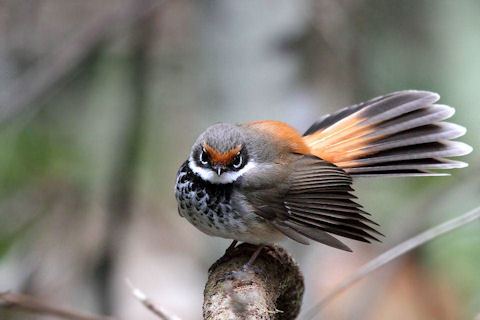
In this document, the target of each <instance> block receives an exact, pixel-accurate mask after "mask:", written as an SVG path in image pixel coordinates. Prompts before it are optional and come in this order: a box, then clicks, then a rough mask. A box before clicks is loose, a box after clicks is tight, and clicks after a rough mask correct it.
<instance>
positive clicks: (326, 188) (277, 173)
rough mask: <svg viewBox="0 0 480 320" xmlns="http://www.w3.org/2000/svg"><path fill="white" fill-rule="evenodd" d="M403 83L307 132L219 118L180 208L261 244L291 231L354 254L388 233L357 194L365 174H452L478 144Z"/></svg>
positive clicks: (447, 113) (185, 183) (225, 233)
mask: <svg viewBox="0 0 480 320" xmlns="http://www.w3.org/2000/svg"><path fill="white" fill-rule="evenodd" d="M439 99H440V96H439V95H438V94H437V93H434V92H429V91H417V90H404V91H398V92H393V93H390V94H387V95H383V96H379V97H376V98H373V99H371V100H368V101H366V102H362V103H359V104H356V105H352V106H349V107H345V108H343V109H340V110H339V111H337V112H335V113H332V114H328V115H325V116H323V117H321V118H320V119H319V120H317V121H316V122H315V123H313V124H312V125H311V126H310V127H309V128H308V129H307V130H306V131H305V132H304V133H303V134H301V133H300V132H299V131H297V130H296V129H295V128H293V127H292V126H290V125H288V124H287V123H284V122H280V121H274V120H261V121H253V122H248V123H244V124H234V123H217V124H214V125H212V126H210V127H208V128H207V129H206V130H205V131H204V132H203V133H201V134H200V136H199V137H198V138H197V140H196V141H195V143H194V144H193V146H192V148H191V151H190V155H189V156H188V158H187V160H186V161H185V162H183V164H182V165H181V166H180V168H179V170H178V172H177V177H176V184H175V197H176V200H177V204H178V212H179V214H180V216H181V217H183V218H185V219H186V220H188V221H189V222H190V223H191V224H193V225H194V226H195V227H196V228H197V229H199V230H200V231H202V232H204V233H205V234H207V235H210V236H215V237H221V238H225V239H231V240H233V241H232V244H231V245H230V247H229V248H228V249H227V252H229V251H230V250H232V249H234V248H235V246H236V244H237V243H238V242H246V243H250V244H253V245H257V246H258V249H257V250H256V251H255V252H254V254H253V255H252V257H251V258H250V260H249V262H248V263H247V264H246V265H247V266H248V265H251V263H253V261H254V260H255V258H256V257H257V256H258V254H259V253H260V251H261V249H262V247H263V246H265V245H270V244H275V243H277V242H279V241H282V240H284V239H286V238H290V239H292V240H294V241H296V242H299V243H302V244H305V245H307V244H310V241H312V240H313V241H315V242H319V243H321V244H324V245H327V246H330V247H333V248H336V249H340V250H345V251H352V250H351V249H350V247H349V246H347V244H345V240H343V239H341V240H340V239H339V238H338V237H341V238H346V239H353V240H357V241H361V242H366V243H370V242H372V241H380V240H379V238H381V237H383V234H382V233H380V232H379V231H378V230H377V229H378V224H377V223H376V222H374V221H373V220H372V219H371V215H370V214H369V213H368V212H366V211H364V209H363V207H362V205H360V204H359V203H358V198H357V197H356V196H355V195H354V189H353V186H352V184H353V179H354V178H357V177H382V178H383V177H419V176H420V177H423V176H444V175H448V174H447V173H446V172H445V171H444V170H445V169H455V168H464V167H467V166H468V164H467V163H465V162H462V161H458V160H452V159H450V158H451V157H458V156H464V155H467V154H469V153H470V152H471V151H472V148H471V147H470V146H469V145H468V144H465V143H463V142H459V141H453V139H456V138H459V137H461V136H463V135H464V134H465V133H466V129H465V128H464V127H462V126H460V125H457V124H454V123H451V122H446V121H444V120H446V119H448V118H450V117H451V116H452V115H453V114H454V113H455V109H454V108H452V107H450V106H447V105H442V104H438V103H437V102H438V100H439Z"/></svg>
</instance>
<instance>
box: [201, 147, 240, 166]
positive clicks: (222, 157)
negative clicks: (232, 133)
mask: <svg viewBox="0 0 480 320" xmlns="http://www.w3.org/2000/svg"><path fill="white" fill-rule="evenodd" d="M203 148H204V149H205V151H206V152H207V153H208V156H209V157H210V161H211V163H212V164H213V165H218V164H220V165H224V166H226V165H229V164H230V163H232V161H233V159H234V158H235V156H236V155H237V154H238V153H239V152H240V150H242V146H241V145H238V146H236V147H235V148H233V149H231V150H228V151H227V152H220V151H218V150H217V149H215V148H214V147H212V146H210V145H208V144H207V143H204V144H203Z"/></svg>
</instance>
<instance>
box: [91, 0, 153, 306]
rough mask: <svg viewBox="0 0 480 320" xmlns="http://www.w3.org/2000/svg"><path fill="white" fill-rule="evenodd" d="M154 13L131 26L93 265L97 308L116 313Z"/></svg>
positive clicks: (142, 5) (146, 2)
mask: <svg viewBox="0 0 480 320" xmlns="http://www.w3.org/2000/svg"><path fill="white" fill-rule="evenodd" d="M150 2H151V1H149V0H142V1H139V2H138V3H136V4H135V5H134V6H133V7H134V8H132V10H139V11H142V10H145V8H146V7H148V6H149V4H150ZM154 17H155V14H154V11H152V12H150V13H149V14H148V15H147V16H145V17H143V19H141V20H140V21H139V22H138V23H137V24H136V25H134V27H133V30H132V34H131V39H130V41H131V44H130V45H131V61H130V63H131V71H130V72H131V74H130V80H131V82H130V85H131V97H132V100H131V102H130V103H131V107H130V108H129V109H128V114H126V115H125V119H126V120H125V122H124V126H123V128H122V132H121V134H120V136H119V139H118V145H117V148H116V154H115V155H114V162H113V170H112V175H111V183H110V186H109V187H110V190H109V193H108V195H107V221H106V234H105V237H106V238H105V241H104V243H103V250H102V253H101V254H100V257H99V260H98V262H97V265H96V268H95V276H96V281H97V282H96V283H97V286H98V298H99V305H100V311H101V312H102V313H104V314H113V313H115V310H116V309H117V308H115V303H114V297H115V291H114V290H115V286H114V279H115V268H116V265H117V261H118V254H119V252H120V249H121V248H122V246H123V244H124V242H125V235H126V233H127V229H128V226H129V223H130V219H131V216H132V214H133V212H132V208H133V201H134V197H135V185H136V173H137V168H138V162H139V156H140V151H141V147H142V141H143V130H144V127H145V113H146V108H147V99H146V96H147V93H146V89H147V77H148V69H149V61H148V57H147V55H148V51H149V47H150V43H151V41H152V27H153V20H154Z"/></svg>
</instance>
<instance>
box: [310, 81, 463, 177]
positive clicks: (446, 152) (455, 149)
mask: <svg viewBox="0 0 480 320" xmlns="http://www.w3.org/2000/svg"><path fill="white" fill-rule="evenodd" d="M439 98H440V97H439V95H438V94H436V93H433V92H427V91H413V90H407V91H399V92H394V93H391V94H388V95H385V96H382V97H377V98H374V99H372V100H369V101H367V102H363V103H360V104H358V105H354V106H351V107H347V108H344V109H341V110H340V111H338V112H336V113H334V114H331V115H327V116H325V117H323V118H322V119H320V120H319V121H317V122H315V123H314V124H313V125H312V126H311V127H310V128H309V129H308V130H307V131H306V132H305V134H304V138H303V139H304V141H305V143H306V145H307V146H308V147H309V148H310V152H311V153H312V154H313V155H315V156H317V157H320V158H322V159H324V160H327V161H329V162H332V163H334V164H336V165H337V166H339V167H341V168H343V169H344V170H345V171H346V172H348V173H349V174H351V175H353V176H431V175H445V173H439V172H435V171H431V170H435V169H453V168H462V167H466V166H467V164H466V163H465V162H461V161H454V160H450V159H447V158H448V157H457V156H463V155H466V154H468V153H470V152H471V151H472V148H471V147H470V146H469V145H467V144H465V143H462V142H458V141H451V140H452V139H456V138H458V137H461V136H463V135H464V134H465V132H466V129H465V128H464V127H462V126H459V125H456V124H453V123H449V122H443V120H446V119H448V118H450V117H451V116H452V115H453V114H454V113H455V109H453V108H452V107H449V106H445V105H441V104H435V102H437V101H438V100H439Z"/></svg>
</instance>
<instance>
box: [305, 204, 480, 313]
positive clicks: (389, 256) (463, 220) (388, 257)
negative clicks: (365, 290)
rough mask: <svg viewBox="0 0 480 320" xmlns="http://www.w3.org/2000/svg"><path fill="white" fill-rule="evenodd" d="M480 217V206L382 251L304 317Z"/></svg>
mask: <svg viewBox="0 0 480 320" xmlns="http://www.w3.org/2000/svg"><path fill="white" fill-rule="evenodd" d="M477 219H480V207H477V208H475V209H473V210H471V211H469V212H467V213H465V214H462V215H461V216H459V217H456V218H453V219H450V220H448V221H446V222H444V223H442V224H440V225H437V226H435V227H433V228H430V229H428V230H426V231H424V232H422V233H420V234H418V235H416V236H414V237H412V238H410V239H408V240H406V241H404V242H402V243H400V244H398V245H396V246H395V247H393V248H391V249H390V250H387V251H386V252H384V253H382V254H381V255H379V256H378V257H376V258H374V259H372V260H370V261H369V262H368V263H367V264H365V265H363V266H362V267H361V268H360V269H358V270H357V271H356V272H355V273H354V274H352V275H351V276H349V277H347V278H346V279H345V280H343V281H342V282H341V283H340V284H339V285H338V286H336V287H335V288H334V289H333V290H332V291H330V293H328V294H327V295H326V296H325V297H323V299H322V300H320V302H318V303H317V304H316V305H315V306H313V307H312V308H311V309H310V310H308V312H307V313H306V315H305V317H304V319H313V318H315V316H317V314H318V313H319V312H320V310H321V309H322V308H323V307H324V306H325V305H326V304H327V303H328V302H330V301H331V300H332V299H333V298H335V297H336V296H337V295H338V294H339V293H341V292H343V291H345V290H346V289H348V288H349V287H350V286H352V285H353V284H355V283H357V282H358V281H360V280H361V279H363V278H364V277H365V276H367V275H369V274H370V273H371V272H373V271H375V270H377V269H379V268H380V267H382V266H384V265H386V264H387V263H389V262H391V261H392V260H394V259H396V258H398V257H400V256H402V255H404V254H405V253H407V252H409V251H411V250H413V249H415V248H417V247H419V246H421V245H423V244H425V243H427V242H429V241H431V240H433V239H435V238H437V237H439V236H441V235H443V234H445V233H448V232H450V231H452V230H455V229H457V228H460V227H461V226H464V225H466V224H468V223H470V222H472V221H475V220H477Z"/></svg>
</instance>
